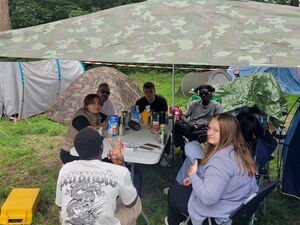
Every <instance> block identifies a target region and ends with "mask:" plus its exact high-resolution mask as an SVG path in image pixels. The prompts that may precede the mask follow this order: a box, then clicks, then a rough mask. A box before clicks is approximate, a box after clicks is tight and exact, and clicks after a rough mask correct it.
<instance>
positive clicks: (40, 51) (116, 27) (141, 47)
mask: <svg viewBox="0 0 300 225" xmlns="http://www.w3.org/2000/svg"><path fill="white" fill-rule="evenodd" d="M299 19H300V9H299V7H291V6H282V5H275V4H267V3H259V2H253V1H233V0H231V1H230V0H149V1H146V2H142V3H136V4H130V5H125V6H120V7H116V8H112V9H108V10H103V11H99V12H96V13H93V14H88V15H85V16H80V17H75V18H71V19H66V20H61V21H57V22H53V23H49V24H44V25H39V26H35V27H30V28H25V29H19V30H13V31H8V32H3V33H1V34H0V57H3V59H2V60H4V59H5V58H6V59H7V58H9V57H12V58H43V59H47V58H62V59H69V60H70V59H75V60H85V61H102V62H125V63H130V62H135V63H162V64H163V63H166V64H198V65H199V64H202V65H223V66H224V65H225V66H226V65H232V64H234V65H265V66H272V65H279V66H280V65H284V66H290V67H292V66H298V65H299V61H300V23H299V21H300V20H299Z"/></svg>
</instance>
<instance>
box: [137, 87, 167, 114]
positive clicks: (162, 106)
mask: <svg viewBox="0 0 300 225" xmlns="http://www.w3.org/2000/svg"><path fill="white" fill-rule="evenodd" d="M143 93H144V96H143V97H141V98H140V99H138V100H137V101H136V103H135V105H136V106H138V108H139V112H140V113H141V112H143V111H144V110H145V108H146V106H147V105H150V110H151V111H153V112H167V111H168V104H167V100H166V99H165V98H164V97H162V96H160V95H157V94H155V86H154V84H153V83H151V82H147V83H145V84H144V86H143Z"/></svg>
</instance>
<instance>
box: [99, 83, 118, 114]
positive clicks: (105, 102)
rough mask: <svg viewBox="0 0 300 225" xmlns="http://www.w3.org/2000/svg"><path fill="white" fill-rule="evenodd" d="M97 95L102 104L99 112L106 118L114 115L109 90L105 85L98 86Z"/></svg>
mask: <svg viewBox="0 0 300 225" xmlns="http://www.w3.org/2000/svg"><path fill="white" fill-rule="evenodd" d="M97 95H99V97H100V100H101V104H102V107H101V110H100V112H101V113H103V114H105V115H107V116H109V115H115V114H116V110H115V107H114V105H113V104H112V102H111V100H110V99H109V96H110V88H109V85H108V84H107V83H101V84H100V85H99V86H98V90H97Z"/></svg>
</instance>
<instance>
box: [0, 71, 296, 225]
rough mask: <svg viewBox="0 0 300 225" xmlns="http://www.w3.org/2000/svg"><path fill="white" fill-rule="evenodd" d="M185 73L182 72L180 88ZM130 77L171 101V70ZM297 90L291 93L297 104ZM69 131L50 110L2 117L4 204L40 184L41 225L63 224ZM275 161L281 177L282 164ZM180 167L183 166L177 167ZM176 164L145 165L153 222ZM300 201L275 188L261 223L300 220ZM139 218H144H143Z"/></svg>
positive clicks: (146, 203) (159, 220) (162, 211)
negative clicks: (60, 181) (59, 196)
mask: <svg viewBox="0 0 300 225" xmlns="http://www.w3.org/2000/svg"><path fill="white" fill-rule="evenodd" d="M182 76H183V75H182V74H176V88H175V91H177V89H178V87H179V85H180V80H181V78H182ZM130 77H131V78H132V79H133V80H134V81H135V82H136V83H137V84H138V86H139V87H140V88H141V87H142V86H143V84H144V83H145V82H147V81H152V82H153V83H154V84H155V85H156V88H157V93H158V94H161V95H163V96H165V97H166V98H167V101H168V103H169V104H170V103H171V90H172V86H171V85H172V80H171V74H170V73H163V74H157V73H155V72H151V71H150V72H149V73H148V74H143V73H135V74H132V75H130ZM294 99H295V96H291V95H289V96H287V100H288V104H289V105H291V104H292V101H293V100H294ZM186 103H187V99H184V98H177V97H176V105H179V106H180V107H182V108H184V107H185V105H186ZM65 132H66V127H65V126H63V125H61V124H58V123H56V122H53V121H50V120H48V119H46V118H45V115H40V116H36V117H33V118H29V119H28V120H22V121H20V122H17V123H16V124H14V123H13V122H10V121H8V120H6V119H0V180H1V182H0V204H1V203H2V202H3V201H4V200H5V199H6V197H7V196H8V194H9V192H10V190H11V188H13V187H39V188H41V190H42V195H41V199H40V202H39V206H38V212H37V213H36V215H35V217H34V223H33V224H35V225H58V209H57V207H56V206H55V203H54V199H55V188H56V179H57V175H58V171H59V169H60V167H61V162H60V160H59V155H58V154H59V148H60V144H61V141H62V140H63V137H64V135H65ZM275 161H276V160H273V162H272V165H271V171H272V176H273V177H275V174H276V165H275ZM176 168H178V166H177V167H176ZM176 168H175V169H174V170H172V169H171V168H162V167H160V166H158V165H155V166H140V170H141V172H142V174H143V179H144V182H143V196H142V201H143V209H144V212H145V213H146V214H147V216H148V217H149V219H150V222H151V224H155V225H158V224H164V222H163V219H164V217H165V215H166V213H167V198H166V196H164V195H163V193H162V190H163V188H165V187H167V186H170V185H171V184H172V176H174V175H175V174H176ZM299 206H300V205H299V201H296V200H294V199H290V198H288V197H286V196H284V195H282V194H281V193H280V192H279V191H276V192H274V193H273V194H272V195H271V196H270V197H269V198H268V210H267V214H266V216H264V217H261V216H260V215H259V214H258V216H259V220H258V221H257V223H256V224H257V225H271V224H272V225H281V224H291V225H296V224H300V216H299V215H300V207H299ZM138 224H139V225H142V224H144V221H143V220H142V219H141V218H139V220H138Z"/></svg>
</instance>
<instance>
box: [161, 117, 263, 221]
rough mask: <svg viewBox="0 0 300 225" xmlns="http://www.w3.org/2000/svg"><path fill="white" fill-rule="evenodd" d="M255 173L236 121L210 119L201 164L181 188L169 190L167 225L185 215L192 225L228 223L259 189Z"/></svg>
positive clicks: (181, 219) (217, 118)
mask: <svg viewBox="0 0 300 225" xmlns="http://www.w3.org/2000/svg"><path fill="white" fill-rule="evenodd" d="M255 172H256V171H255V164H254V162H253V159H252V157H251V155H250V152H249V149H248V147H247V144H246V142H245V140H244V138H243V136H242V134H241V131H240V128H239V124H238V121H237V120H236V118H235V117H233V116H231V115H229V114H225V113H223V114H219V115H216V116H214V117H212V119H211V120H210V122H209V125H208V131H207V143H206V151H205V155H204V158H203V159H202V160H201V164H200V165H198V161H197V160H195V162H194V164H192V165H191V166H190V167H189V169H188V177H187V178H185V179H184V181H183V185H175V186H172V187H171V188H170V190H169V194H168V217H166V220H165V222H166V224H169V225H178V224H180V222H181V221H183V220H185V219H186V217H185V216H184V215H190V216H191V220H192V223H193V225H202V224H203V222H204V221H205V219H206V218H207V217H212V218H215V221H214V224H227V223H228V222H230V221H229V219H228V218H229V216H230V214H231V213H232V212H233V211H234V210H235V209H237V208H238V207H239V205H240V204H241V203H242V202H243V201H244V200H245V199H247V198H248V197H249V196H250V195H251V194H252V193H254V192H256V191H257V190H258V187H257V184H256V180H255ZM183 214H184V215H183Z"/></svg>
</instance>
